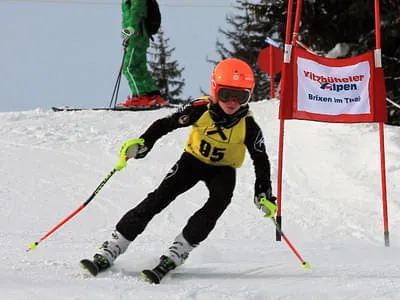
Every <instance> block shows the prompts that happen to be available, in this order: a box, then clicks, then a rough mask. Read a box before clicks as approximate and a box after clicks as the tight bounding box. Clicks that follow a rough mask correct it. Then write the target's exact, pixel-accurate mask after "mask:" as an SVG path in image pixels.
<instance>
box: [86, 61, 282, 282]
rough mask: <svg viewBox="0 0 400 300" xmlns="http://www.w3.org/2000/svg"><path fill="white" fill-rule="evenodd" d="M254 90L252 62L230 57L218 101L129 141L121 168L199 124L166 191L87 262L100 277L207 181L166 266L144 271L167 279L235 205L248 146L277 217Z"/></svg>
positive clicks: (197, 105)
mask: <svg viewBox="0 0 400 300" xmlns="http://www.w3.org/2000/svg"><path fill="white" fill-rule="evenodd" d="M253 88H254V75H253V72H252V70H251V68H250V67H249V65H247V64H246V63H245V62H243V61H242V60H239V59H234V58H229V59H225V60H223V61H221V62H220V63H218V64H217V65H216V67H215V68H214V71H213V73H212V81H211V97H210V98H209V97H202V98H199V99H197V100H195V101H193V102H192V103H191V104H190V105H189V106H187V107H184V108H182V109H181V110H179V111H178V112H176V113H174V114H172V115H171V116H168V117H165V118H162V119H159V120H157V121H155V122H154V123H153V124H152V125H151V126H150V127H149V128H148V129H147V130H146V131H145V133H144V134H142V135H141V136H140V138H139V139H132V140H128V141H127V142H125V143H124V144H123V146H122V148H121V151H120V161H119V163H118V164H117V166H116V167H115V168H116V169H117V170H121V169H122V168H124V167H125V166H126V160H127V159H129V158H136V159H140V158H143V157H145V156H146V155H147V153H149V151H150V150H151V149H152V147H153V146H154V144H155V142H156V141H157V140H158V139H159V138H161V137H162V136H163V135H165V134H167V133H168V132H170V131H172V130H175V129H177V128H181V127H188V126H192V129H191V132H190V134H189V138H188V140H187V143H186V146H185V150H184V152H183V154H182V156H181V157H180V159H179V160H178V161H177V162H176V164H175V165H174V166H173V167H172V169H171V170H170V171H169V172H168V174H167V175H166V177H165V178H164V179H163V181H162V182H161V184H160V185H159V186H158V188H156V189H155V190H154V191H153V192H151V193H149V194H148V195H147V197H146V199H144V200H143V201H142V202H141V203H139V204H138V205H137V206H136V207H135V208H133V209H131V210H129V211H128V212H127V213H126V214H125V215H124V216H123V217H122V218H121V220H120V221H119V222H118V223H117V225H116V229H115V231H114V232H113V233H112V235H111V238H110V239H109V240H108V241H105V242H104V243H103V244H102V246H101V247H100V249H99V250H98V251H97V253H96V254H95V255H94V258H93V260H87V259H85V260H82V261H81V263H82V265H83V267H85V268H87V269H88V270H89V271H90V272H91V273H92V274H93V275H97V273H98V272H100V271H104V270H106V269H108V268H109V267H110V266H111V265H112V264H113V262H114V261H115V259H116V258H117V257H118V256H119V255H120V254H122V253H124V252H125V251H126V250H127V248H128V245H129V244H130V243H131V242H132V241H133V240H135V238H136V237H137V236H138V235H139V234H140V233H142V232H143V231H144V229H145V227H146V225H147V224H148V223H149V222H150V220H151V219H152V218H153V217H154V216H155V215H156V214H158V213H160V212H161V211H162V210H163V209H164V208H166V207H167V206H168V205H169V204H170V203H171V202H172V201H173V200H174V199H175V198H176V197H177V196H178V195H180V194H182V193H184V192H186V191H187V190H189V189H190V188H192V187H193V186H194V185H195V184H196V183H198V182H199V181H204V182H205V184H206V186H207V188H208V190H209V196H208V200H207V202H206V203H205V204H204V205H203V207H201V208H200V209H199V210H197V211H196V212H195V213H194V214H193V215H192V216H191V217H190V218H189V220H188V221H187V224H186V226H185V227H184V228H183V230H182V232H181V233H180V234H179V235H178V236H177V237H176V239H175V241H174V242H173V243H172V245H171V247H170V248H169V250H168V251H167V253H165V254H164V255H162V256H161V258H160V263H159V265H158V266H156V267H155V268H154V269H152V270H144V271H143V273H142V274H143V275H144V276H145V277H146V279H147V280H149V281H151V282H154V283H159V282H160V280H161V279H162V277H164V276H165V274H166V273H168V272H169V271H171V270H173V269H175V268H176V267H177V266H179V265H181V264H182V263H183V262H184V261H185V260H186V259H187V258H188V255H189V253H190V252H191V251H192V250H193V249H194V248H195V247H196V246H197V245H199V244H200V243H201V242H202V241H203V240H205V239H206V238H207V236H208V235H209V233H210V232H211V231H212V230H213V228H214V226H215V225H216V222H217V220H218V219H219V217H220V216H221V215H222V213H223V212H224V211H225V209H226V208H227V206H228V205H229V203H230V202H231V198H232V195H233V190H234V188H235V181H236V171H235V169H236V168H239V167H240V166H241V165H242V163H243V160H244V157H245V151H246V148H247V150H248V152H249V153H250V157H251V159H252V160H253V164H254V169H255V186H254V189H255V197H254V202H255V204H256V206H257V207H258V208H260V209H262V210H263V211H264V213H265V214H266V216H269V217H271V216H273V215H274V214H275V212H276V205H275V203H274V202H275V200H276V198H275V197H274V196H273V194H272V188H271V180H270V163H269V159H268V156H267V153H266V150H265V145H264V138H263V134H262V132H261V129H260V127H259V126H258V125H257V123H256V122H255V120H254V118H253V116H252V113H251V112H250V110H249V106H248V101H249V100H250V98H251V96H252V91H253Z"/></svg>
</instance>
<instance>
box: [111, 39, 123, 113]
mask: <svg viewBox="0 0 400 300" xmlns="http://www.w3.org/2000/svg"><path fill="white" fill-rule="evenodd" d="M125 55H126V46H125V45H124V54H123V55H122V62H121V66H120V68H119V72H118V76H117V81H116V82H115V85H114V90H113V93H112V96H111V100H110V104H109V107H111V105H112V103H113V102H114V107H115V106H116V105H117V99H118V91H119V86H120V84H121V77H122V69H123V67H124V60H125Z"/></svg>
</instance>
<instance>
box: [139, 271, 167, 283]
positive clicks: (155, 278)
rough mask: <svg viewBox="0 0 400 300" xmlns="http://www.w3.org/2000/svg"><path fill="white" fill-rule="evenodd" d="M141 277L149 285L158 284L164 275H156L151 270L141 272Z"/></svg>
mask: <svg viewBox="0 0 400 300" xmlns="http://www.w3.org/2000/svg"><path fill="white" fill-rule="evenodd" d="M141 275H142V277H143V278H144V280H145V281H147V282H149V283H154V284H159V283H160V281H161V279H163V278H164V276H165V275H161V274H157V273H156V272H154V271H153V270H148V269H146V270H143V271H142V273H141Z"/></svg>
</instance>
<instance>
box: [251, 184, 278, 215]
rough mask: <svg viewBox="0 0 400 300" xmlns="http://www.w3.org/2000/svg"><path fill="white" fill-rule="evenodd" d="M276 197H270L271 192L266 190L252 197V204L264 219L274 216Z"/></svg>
mask: <svg viewBox="0 0 400 300" xmlns="http://www.w3.org/2000/svg"><path fill="white" fill-rule="evenodd" d="M275 201H276V197H275V196H273V195H272V190H271V189H268V190H267V191H266V192H265V193H264V192H262V193H259V194H258V195H256V196H255V197H254V204H255V205H256V206H257V208H258V209H261V210H262V211H263V212H264V213H265V215H264V217H266V218H271V217H273V216H275V214H276V210H277V207H276V205H275Z"/></svg>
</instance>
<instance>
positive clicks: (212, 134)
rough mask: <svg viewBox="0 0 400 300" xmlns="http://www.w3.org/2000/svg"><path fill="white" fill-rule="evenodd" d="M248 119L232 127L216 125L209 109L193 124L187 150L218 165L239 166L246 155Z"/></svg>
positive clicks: (209, 162)
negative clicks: (245, 141) (245, 142)
mask: <svg viewBox="0 0 400 300" xmlns="http://www.w3.org/2000/svg"><path fill="white" fill-rule="evenodd" d="M245 136H246V119H245V118H242V119H240V121H239V123H238V124H236V125H235V126H233V127H232V128H229V129H226V128H222V127H217V126H215V124H214V122H213V120H212V119H211V116H210V114H209V112H208V111H206V112H205V113H204V114H203V115H202V116H201V117H200V119H199V120H197V122H195V123H194V124H193V125H192V130H191V132H190V135H189V138H188V140H187V142H186V146H185V151H186V152H188V153H190V154H192V155H193V156H195V157H197V158H198V159H200V160H201V161H203V162H205V163H207V164H210V165H216V166H231V167H233V168H239V167H240V166H241V165H242V163H243V161H244V157H245V152H246V146H245V144H244V139H245Z"/></svg>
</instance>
